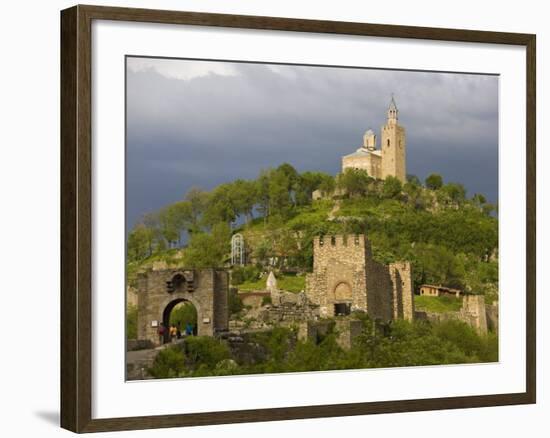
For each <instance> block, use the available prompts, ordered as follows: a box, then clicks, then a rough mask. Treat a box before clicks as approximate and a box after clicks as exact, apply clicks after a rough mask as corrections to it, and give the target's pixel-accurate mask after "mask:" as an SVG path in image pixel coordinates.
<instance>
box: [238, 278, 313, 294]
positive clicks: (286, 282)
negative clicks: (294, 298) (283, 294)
mask: <svg viewBox="0 0 550 438" xmlns="http://www.w3.org/2000/svg"><path fill="white" fill-rule="evenodd" d="M265 282H266V278H265V277H264V278H260V279H259V280H255V281H245V282H244V283H243V284H240V285H239V286H237V287H238V288H239V291H242V292H247V291H251V290H264V289H265ZM277 287H278V288H279V289H281V290H285V291H287V292H296V293H297V292H301V291H302V290H304V289H305V288H306V277H305V276H303V275H302V276H297V275H282V276H279V277H277Z"/></svg>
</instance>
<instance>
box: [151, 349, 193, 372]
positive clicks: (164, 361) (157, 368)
mask: <svg viewBox="0 0 550 438" xmlns="http://www.w3.org/2000/svg"><path fill="white" fill-rule="evenodd" d="M184 371H185V355H184V354H183V352H182V351H181V350H180V349H179V348H178V347H168V348H166V349H164V350H161V351H159V353H158V354H157V356H156V357H155V361H154V362H153V365H152V366H151V368H149V374H151V375H152V376H153V377H155V378H157V379H164V378H169V377H178V376H179V375H180V374H181V373H183V372H184Z"/></svg>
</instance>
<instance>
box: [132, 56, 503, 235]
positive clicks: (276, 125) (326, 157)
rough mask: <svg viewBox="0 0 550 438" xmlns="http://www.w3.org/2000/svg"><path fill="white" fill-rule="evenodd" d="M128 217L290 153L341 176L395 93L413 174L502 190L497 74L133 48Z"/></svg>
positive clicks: (490, 193)
mask: <svg viewBox="0 0 550 438" xmlns="http://www.w3.org/2000/svg"><path fill="white" fill-rule="evenodd" d="M127 67H128V68H127V158H126V160H127V175H126V178H127V195H126V196H127V218H126V221H127V226H128V227H130V228H131V227H132V226H133V225H134V224H135V223H136V222H138V221H139V220H140V218H141V216H142V215H143V214H144V213H147V212H150V211H154V210H156V209H158V208H160V207H162V206H164V205H166V204H168V203H171V202H174V201H177V200H180V199H182V198H183V196H184V194H185V192H186V191H187V190H188V189H189V188H190V187H191V186H200V187H202V188H204V189H211V188H213V187H215V186H216V185H218V184H220V183H222V182H228V181H232V180H234V179H236V178H255V177H256V176H257V175H258V173H259V172H260V170H261V169H265V168H268V167H276V166H278V165H279V164H281V163H283V162H288V163H290V164H292V165H293V166H294V167H295V168H296V169H297V170H298V171H300V172H302V171H305V170H321V171H325V172H328V173H331V174H333V175H335V174H336V173H337V172H338V171H339V170H340V167H341V157H342V156H343V155H345V154H348V153H351V152H353V151H354V150H355V149H357V148H358V147H359V146H360V145H361V142H362V136H363V133H364V132H365V131H366V130H367V129H369V128H372V129H373V130H374V131H375V132H376V134H377V137H378V139H377V140H378V141H379V137H380V126H381V125H382V124H384V122H385V118H386V109H387V107H388V104H389V102H390V99H391V94H392V93H394V95H395V101H396V103H397V107H398V109H399V123H400V124H401V125H403V126H404V127H405V129H406V135H407V173H408V174H414V175H417V176H418V177H420V178H421V179H422V180H423V179H424V178H425V177H426V176H427V175H428V174H430V173H432V172H438V173H441V174H442V175H443V176H444V179H445V181H447V182H451V181H452V182H460V183H462V184H464V185H465V187H466V189H467V192H468V193H467V194H468V195H469V196H471V195H473V194H474V193H483V194H485V195H486V196H487V197H488V198H489V200H490V201H492V202H496V201H497V199H498V77H496V76H488V75H487V76H485V75H474V74H462V73H461V74H457V73H432V72H410V71H389V70H369V69H353V68H341V67H339V68H335V67H310V66H290V65H270V64H251V63H229V62H214V61H193V60H172V59H170V60H168V59H151V58H148V59H145V58H128V59H127Z"/></svg>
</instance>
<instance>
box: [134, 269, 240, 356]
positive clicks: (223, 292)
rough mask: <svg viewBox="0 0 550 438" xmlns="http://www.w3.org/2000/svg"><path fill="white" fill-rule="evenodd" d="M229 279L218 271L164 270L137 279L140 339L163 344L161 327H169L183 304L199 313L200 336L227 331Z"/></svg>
mask: <svg viewBox="0 0 550 438" xmlns="http://www.w3.org/2000/svg"><path fill="white" fill-rule="evenodd" d="M228 287H229V278H228V274H227V272H226V271H223V270H217V269H201V270H186V269H165V270H159V271H151V272H147V273H144V274H141V275H140V276H139V278H138V285H137V289H138V294H137V295H138V322H137V323H138V339H141V340H149V341H151V342H152V343H153V344H154V345H158V344H159V343H161V342H160V339H159V336H158V326H159V324H160V323H163V324H164V325H165V326H167V325H168V324H169V321H170V312H171V311H172V309H173V308H174V307H175V306H176V305H177V304H178V303H181V302H186V301H187V302H190V303H191V304H193V305H194V306H195V308H196V310H197V334H198V335H200V336H213V335H215V334H216V333H218V332H220V331H224V330H227V328H228V325H229V305H228Z"/></svg>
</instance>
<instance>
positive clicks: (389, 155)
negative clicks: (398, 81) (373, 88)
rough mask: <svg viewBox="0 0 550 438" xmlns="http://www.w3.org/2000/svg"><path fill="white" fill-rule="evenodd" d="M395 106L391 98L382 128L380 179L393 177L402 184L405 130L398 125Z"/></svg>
mask: <svg viewBox="0 0 550 438" xmlns="http://www.w3.org/2000/svg"><path fill="white" fill-rule="evenodd" d="M398 113H399V111H398V110H397V105H396V104H395V100H394V98H393V96H392V98H391V102H390V106H389V108H388V113H387V114H388V119H387V121H386V124H385V125H383V126H382V144H381V145H380V149H381V151H382V175H381V176H382V179H385V178H386V177H388V176H395V177H396V178H397V179H399V180H400V181H401V182H402V183H405V182H406V178H407V175H406V171H405V169H406V153H405V149H406V144H405V128H403V127H402V126H401V125H399V123H398Z"/></svg>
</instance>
